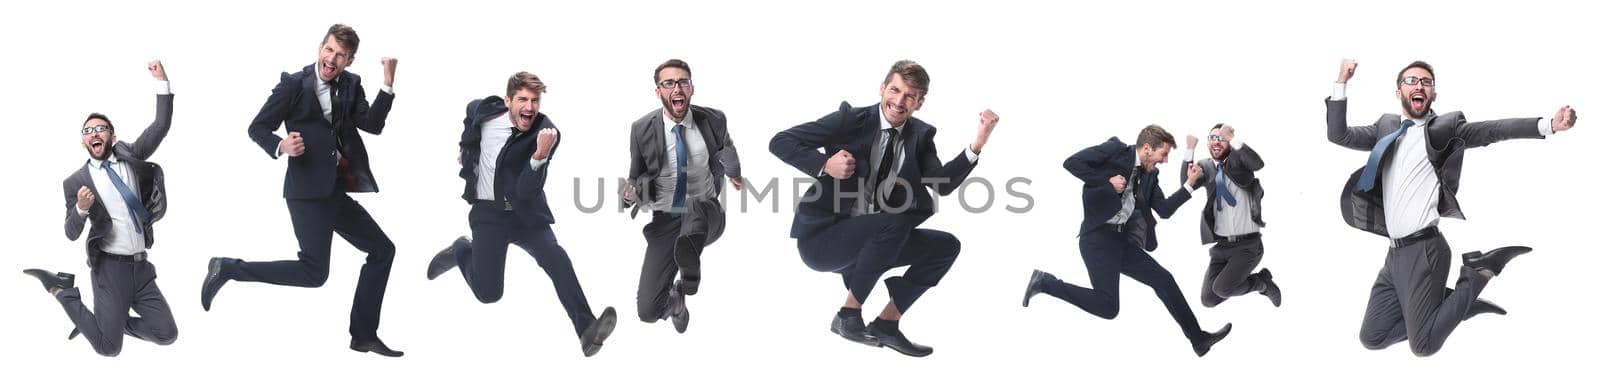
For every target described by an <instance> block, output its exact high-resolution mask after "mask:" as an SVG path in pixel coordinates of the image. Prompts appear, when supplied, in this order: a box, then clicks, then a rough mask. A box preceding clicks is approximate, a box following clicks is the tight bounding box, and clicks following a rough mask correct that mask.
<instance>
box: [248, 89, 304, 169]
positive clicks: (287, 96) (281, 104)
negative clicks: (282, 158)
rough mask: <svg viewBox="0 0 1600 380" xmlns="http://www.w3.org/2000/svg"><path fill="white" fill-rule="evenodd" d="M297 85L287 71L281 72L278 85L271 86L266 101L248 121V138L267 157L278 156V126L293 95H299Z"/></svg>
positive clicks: (287, 112)
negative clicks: (258, 146)
mask: <svg viewBox="0 0 1600 380" xmlns="http://www.w3.org/2000/svg"><path fill="white" fill-rule="evenodd" d="M299 94H300V91H299V87H297V84H296V83H295V81H293V80H291V79H290V76H289V73H283V76H282V77H280V78H279V80H278V86H277V87H273V88H272V94H271V95H268V96H267V103H266V104H262V105H261V111H258V112H256V118H255V120H251V121H250V128H249V129H248V130H247V132H249V134H250V140H254V141H255V142H256V145H260V146H261V149H262V150H265V151H266V152H267V156H268V157H272V158H273V159H277V158H278V143H279V142H281V141H283V138H282V137H278V135H277V133H276V132H277V131H278V127H279V126H282V125H283V120H284V119H287V118H289V107H290V104H291V103H293V100H294V97H295V96H299Z"/></svg>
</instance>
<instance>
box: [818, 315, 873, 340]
mask: <svg viewBox="0 0 1600 380" xmlns="http://www.w3.org/2000/svg"><path fill="white" fill-rule="evenodd" d="M828 331H832V332H833V333H834V334H839V336H841V337H844V339H845V340H848V341H851V342H856V343H861V344H865V345H868V346H873V347H878V346H880V345H879V344H878V340H877V339H873V338H872V336H871V335H869V334H867V323H866V322H864V321H862V320H861V316H860V315H852V316H849V317H845V316H840V315H838V314H834V315H833V324H832V325H830V326H828Z"/></svg>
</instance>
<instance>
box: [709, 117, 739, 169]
mask: <svg viewBox="0 0 1600 380" xmlns="http://www.w3.org/2000/svg"><path fill="white" fill-rule="evenodd" d="M716 115H717V118H719V119H721V120H722V128H717V131H716V133H717V141H721V142H722V151H720V152H717V161H718V162H721V163H722V171H723V174H726V175H727V176H728V178H743V177H744V166H743V165H740V164H739V149H738V148H735V147H734V146H733V133H732V132H729V131H728V116H727V115H725V114H723V113H722V111H716Z"/></svg>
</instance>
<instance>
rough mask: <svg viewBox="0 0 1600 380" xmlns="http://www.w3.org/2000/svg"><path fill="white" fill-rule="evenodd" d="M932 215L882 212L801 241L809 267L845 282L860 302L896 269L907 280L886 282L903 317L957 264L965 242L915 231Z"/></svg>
mask: <svg viewBox="0 0 1600 380" xmlns="http://www.w3.org/2000/svg"><path fill="white" fill-rule="evenodd" d="M928 216H929V215H910V214H891V213H878V214H868V215H861V216H856V217H852V218H848V219H844V220H842V221H840V222H838V223H835V224H834V225H831V226H828V227H826V228H824V229H822V230H821V231H818V232H817V233H816V234H814V235H812V236H810V237H807V238H805V239H800V241H799V248H800V259H801V260H802V261H805V263H806V266H809V267H811V269H813V270H817V271H822V272H834V273H838V274H840V275H841V276H843V277H844V285H845V287H846V288H848V289H849V290H850V294H851V295H853V296H855V298H856V300H857V301H860V302H866V301H867V296H868V295H869V294H871V293H872V288H873V287H874V286H876V285H877V282H878V278H879V277H881V276H883V273H884V272H887V271H889V269H893V268H895V267H902V266H910V267H909V268H906V272H905V274H904V275H901V276H896V277H890V278H888V279H885V280H884V281H883V283H884V286H885V287H887V288H889V300H890V301H891V302H893V303H894V305H895V307H896V308H897V309H899V310H900V312H902V313H904V312H906V311H907V310H910V309H911V305H912V304H914V303H916V302H917V298H919V297H922V293H924V292H927V291H928V288H932V287H934V286H936V285H939V280H940V279H943V278H944V275H945V273H947V272H949V271H950V267H951V266H952V265H954V264H955V262H956V256H957V255H958V254H960V253H961V241H960V240H957V239H956V237H955V235H951V234H950V233H948V232H944V231H937V230H930V229H924V228H916V227H917V226H918V225H921V224H922V222H923V221H925V220H927V219H928Z"/></svg>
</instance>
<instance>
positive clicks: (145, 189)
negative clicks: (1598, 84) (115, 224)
mask: <svg viewBox="0 0 1600 380" xmlns="http://www.w3.org/2000/svg"><path fill="white" fill-rule="evenodd" d="M171 128H172V95H156V120H155V121H154V122H152V123H150V127H149V128H145V130H144V133H141V134H140V135H139V138H138V139H137V140H134V142H133V143H132V144H129V143H127V142H126V141H118V142H117V143H116V145H113V146H112V147H111V152H112V153H111V154H114V155H116V156H117V159H118V160H121V161H123V162H125V163H127V164H128V169H129V170H128V173H129V177H131V178H126V179H125V180H127V181H129V182H133V183H135V184H137V186H136V187H137V188H138V191H139V202H140V203H143V204H144V207H145V209H146V210H147V211H149V212H150V220H147V221H145V222H144V224H143V225H141V226H139V227H140V228H142V229H144V245H145V246H146V247H153V246H155V244H156V233H155V228H154V225H155V222H156V221H157V220H161V218H162V217H163V216H166V214H167V184H166V175H165V174H164V173H163V172H162V171H161V165H156V163H154V162H148V161H145V160H148V159H150V155H152V154H155V152H156V148H157V147H160V146H161V140H164V139H166V138H167V131H168V130H169V129H171ZM84 186H88V187H89V191H90V192H92V193H94V197H95V199H97V200H98V199H105V197H107V196H113V197H120V196H121V195H120V194H117V190H116V189H98V188H95V186H94V178H93V177H90V174H89V167H88V161H87V160H85V162H84V163H83V164H81V165H79V166H78V170H77V171H75V172H73V173H72V175H71V176H68V177H67V179H66V180H64V181H61V192H62V193H63V195H65V198H66V203H67V214H66V223H65V227H66V233H67V239H68V240H78V237H80V236H83V227H84V222H85V221H89V222H92V226H90V227H89V238H88V239H87V240H85V241H84V242H85V244H84V248H85V249H84V251H85V253H86V254H87V255H88V257H89V267H90V268H93V267H94V265H95V262H97V261H99V260H100V257H101V256H102V255H104V254H105V252H102V251H101V250H100V247H101V245H103V244H104V242H105V238H106V234H109V233H110V232H111V214H110V213H109V212H108V211H106V206H105V203H104V202H100V201H95V202H94V204H93V205H91V206H89V215H87V216H79V215H78V189H79V188H81V187H84Z"/></svg>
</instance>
